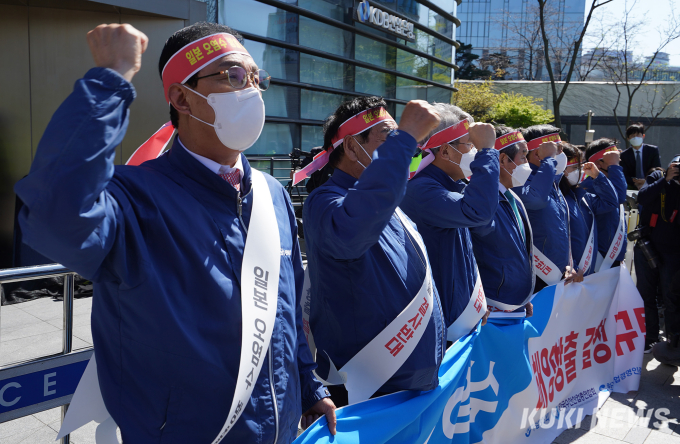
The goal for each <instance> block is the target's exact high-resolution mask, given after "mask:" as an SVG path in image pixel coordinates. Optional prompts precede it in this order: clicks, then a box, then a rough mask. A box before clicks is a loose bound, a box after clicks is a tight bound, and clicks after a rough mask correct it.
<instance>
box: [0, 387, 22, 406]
mask: <svg viewBox="0 0 680 444" xmlns="http://www.w3.org/2000/svg"><path fill="white" fill-rule="evenodd" d="M10 387H14V388H21V384H19V383H18V382H10V383H9V384H5V385H4V386H3V387H2V388H1V389H0V405H1V406H3V407H12V406H13V405H14V404H16V403H17V402H19V400H20V399H21V396H17V397H16V398H14V399H13V400H12V401H5V390H7V389H8V388H10Z"/></svg>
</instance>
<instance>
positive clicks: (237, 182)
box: [219, 169, 241, 191]
mask: <svg viewBox="0 0 680 444" xmlns="http://www.w3.org/2000/svg"><path fill="white" fill-rule="evenodd" d="M219 176H220V177H221V178H222V179H224V180H226V181H227V182H229V183H230V184H231V185H232V186H233V187H234V188H236V191H240V190H241V172H240V171H239V170H238V169H234V171H232V172H230V173H225V174H220V175H219Z"/></svg>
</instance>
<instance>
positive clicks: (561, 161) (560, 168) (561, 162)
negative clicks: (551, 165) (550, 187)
mask: <svg viewBox="0 0 680 444" xmlns="http://www.w3.org/2000/svg"><path fill="white" fill-rule="evenodd" d="M555 160H556V161H557V166H556V167H555V174H556V175H558V176H559V175H560V174H562V173H564V170H565V169H566V168H567V163H568V162H567V155H566V154H564V152H561V153H560V154H558V155H557V156H555Z"/></svg>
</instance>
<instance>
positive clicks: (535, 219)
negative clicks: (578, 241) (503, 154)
mask: <svg viewBox="0 0 680 444" xmlns="http://www.w3.org/2000/svg"><path fill="white" fill-rule="evenodd" d="M529 166H530V167H531V176H529V179H527V182H526V183H525V184H524V186H522V187H517V188H514V189H513V191H514V192H515V193H516V194H517V195H519V197H520V198H521V199H522V202H524V206H525V207H526V209H527V212H528V213H529V220H530V221H531V226H532V228H533V229H534V246H535V247H536V248H538V249H539V250H540V251H541V252H542V253H543V254H545V255H546V257H547V258H548V259H550V260H551V261H552V262H553V263H554V264H555V265H556V266H557V267H558V268H559V270H560V273H564V271H565V270H566V267H567V265H569V224H568V222H567V220H568V219H567V205H566V203H565V201H564V197H563V196H562V191H560V189H559V187H558V186H557V184H558V183H559V181H560V179H561V178H562V175H561V174H560V175H555V167H556V166H557V161H556V160H555V158H553V157H547V158H545V159H543V160H542V161H541V166H540V167H537V166H536V165H534V164H532V163H529Z"/></svg>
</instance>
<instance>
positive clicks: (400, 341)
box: [303, 97, 446, 405]
mask: <svg viewBox="0 0 680 444" xmlns="http://www.w3.org/2000/svg"><path fill="white" fill-rule="evenodd" d="M386 107H387V104H386V103H385V101H384V100H383V99H381V98H379V97H358V98H355V99H353V100H349V101H347V102H344V103H342V104H341V105H340V106H339V107H338V109H337V110H336V111H335V112H334V113H333V114H331V116H330V117H328V119H326V122H325V124H324V147H323V148H324V150H325V154H324V155H325V156H327V158H328V160H329V162H330V164H331V166H333V167H334V168H335V171H334V172H333V175H332V176H331V178H330V179H328V181H327V182H326V183H324V184H323V185H322V186H320V187H319V188H317V189H315V190H314V191H313V192H312V193H311V194H310V195H309V197H308V198H307V201H306V202H305V206H304V209H303V218H304V222H305V225H304V227H305V240H306V241H307V258H308V260H309V277H310V283H311V287H310V288H311V297H312V300H311V314H310V324H311V330H312V333H313V336H314V342H315V344H316V347H317V354H316V355H317V362H318V364H319V369H318V370H317V375H319V376H321V377H322V378H324V379H325V380H326V381H327V382H328V383H329V384H332V386H331V387H329V389H330V390H331V394H332V395H333V400H334V402H336V403H338V405H345V404H347V403H349V404H354V403H356V402H360V401H364V400H366V399H368V398H370V397H371V396H375V395H381V394H386V393H394V392H397V391H401V390H432V389H434V388H435V387H437V385H438V383H439V379H438V375H437V371H438V369H439V365H440V364H441V361H442V357H443V356H444V351H445V347H446V325H445V322H444V318H443V315H442V311H441V303H440V301H439V296H438V294H437V291H436V288H435V286H434V284H433V282H432V273H431V271H430V265H429V262H428V258H427V251H426V249H425V246H424V244H423V241H422V238H421V237H420V235H419V234H418V232H417V230H416V228H415V226H414V224H413V223H412V222H411V220H410V219H409V218H408V217H406V215H404V213H403V212H402V211H401V210H400V209H399V208H398V205H399V204H400V203H401V200H402V199H403V198H404V194H405V192H406V181H407V178H408V174H409V165H410V163H411V158H412V156H413V154H414V153H415V151H416V144H417V141H418V140H421V139H423V138H424V137H425V136H427V135H428V134H429V133H430V131H431V130H432V129H434V128H435V127H436V126H437V125H438V123H439V117H438V115H437V113H436V111H435V110H434V109H433V107H432V106H431V105H429V104H428V103H427V102H424V101H412V102H409V103H408V104H407V105H406V106H405V107H404V111H403V112H402V116H401V120H400V122H399V125H398V126H397V123H396V122H395V121H394V119H393V118H392V117H391V116H390V114H389V113H388V112H387V110H386ZM342 385H344V388H343V387H342Z"/></svg>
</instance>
